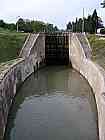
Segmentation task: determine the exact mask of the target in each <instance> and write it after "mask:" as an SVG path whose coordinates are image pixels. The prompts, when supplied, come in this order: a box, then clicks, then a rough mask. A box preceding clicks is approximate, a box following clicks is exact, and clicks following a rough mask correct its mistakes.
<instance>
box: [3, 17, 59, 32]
mask: <svg viewBox="0 0 105 140" xmlns="http://www.w3.org/2000/svg"><path fill="white" fill-rule="evenodd" d="M0 27H2V28H4V29H9V30H11V31H13V30H15V31H16V30H17V28H18V31H19V32H55V31H59V29H58V27H57V26H54V25H53V24H50V23H44V22H42V21H34V20H32V21H31V20H28V19H27V20H25V19H22V18H19V19H18V21H17V22H16V24H14V23H11V24H8V23H5V22H4V21H3V20H0Z"/></svg>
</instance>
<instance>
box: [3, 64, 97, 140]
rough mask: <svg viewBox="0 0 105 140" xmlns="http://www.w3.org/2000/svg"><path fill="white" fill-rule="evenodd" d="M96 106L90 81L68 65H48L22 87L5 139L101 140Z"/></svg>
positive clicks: (10, 117)
mask: <svg viewBox="0 0 105 140" xmlns="http://www.w3.org/2000/svg"><path fill="white" fill-rule="evenodd" d="M97 139H98V137H97V124H96V106H95V102H94V97H93V94H92V90H91V88H90V87H89V85H88V83H87V81H86V80H85V79H84V78H83V77H82V76H81V75H79V74H78V73H77V72H76V71H74V70H72V69H69V68H68V67H63V66H61V67H60V66H59V67H46V68H44V69H42V70H40V71H39V72H38V73H37V74H36V75H32V76H31V77H30V78H28V79H27V81H26V82H25V83H24V84H23V86H22V87H21V89H20V91H19V93H18V94H17V97H16V99H15V101H14V106H13V108H12V109H11V113H10V115H9V119H8V126H7V131H6V135H5V140H97Z"/></svg>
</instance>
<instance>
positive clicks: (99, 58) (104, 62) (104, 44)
mask: <svg viewBox="0 0 105 140" xmlns="http://www.w3.org/2000/svg"><path fill="white" fill-rule="evenodd" d="M87 37H88V40H89V42H90V45H91V48H92V59H93V60H94V61H96V62H97V63H98V64H99V65H101V66H102V67H103V68H105V37H99V36H96V35H87Z"/></svg>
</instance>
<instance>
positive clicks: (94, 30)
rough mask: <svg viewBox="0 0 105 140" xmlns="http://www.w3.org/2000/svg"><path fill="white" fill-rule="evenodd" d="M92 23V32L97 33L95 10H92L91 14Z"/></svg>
mask: <svg viewBox="0 0 105 140" xmlns="http://www.w3.org/2000/svg"><path fill="white" fill-rule="evenodd" d="M92 22H93V24H92V25H93V32H94V33H97V29H98V15H97V11H96V9H95V10H94V12H93V14H92Z"/></svg>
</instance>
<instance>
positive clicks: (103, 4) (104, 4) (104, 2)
mask: <svg viewBox="0 0 105 140" xmlns="http://www.w3.org/2000/svg"><path fill="white" fill-rule="evenodd" d="M101 5H102V8H105V0H104V1H103V2H102V3H101Z"/></svg>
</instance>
